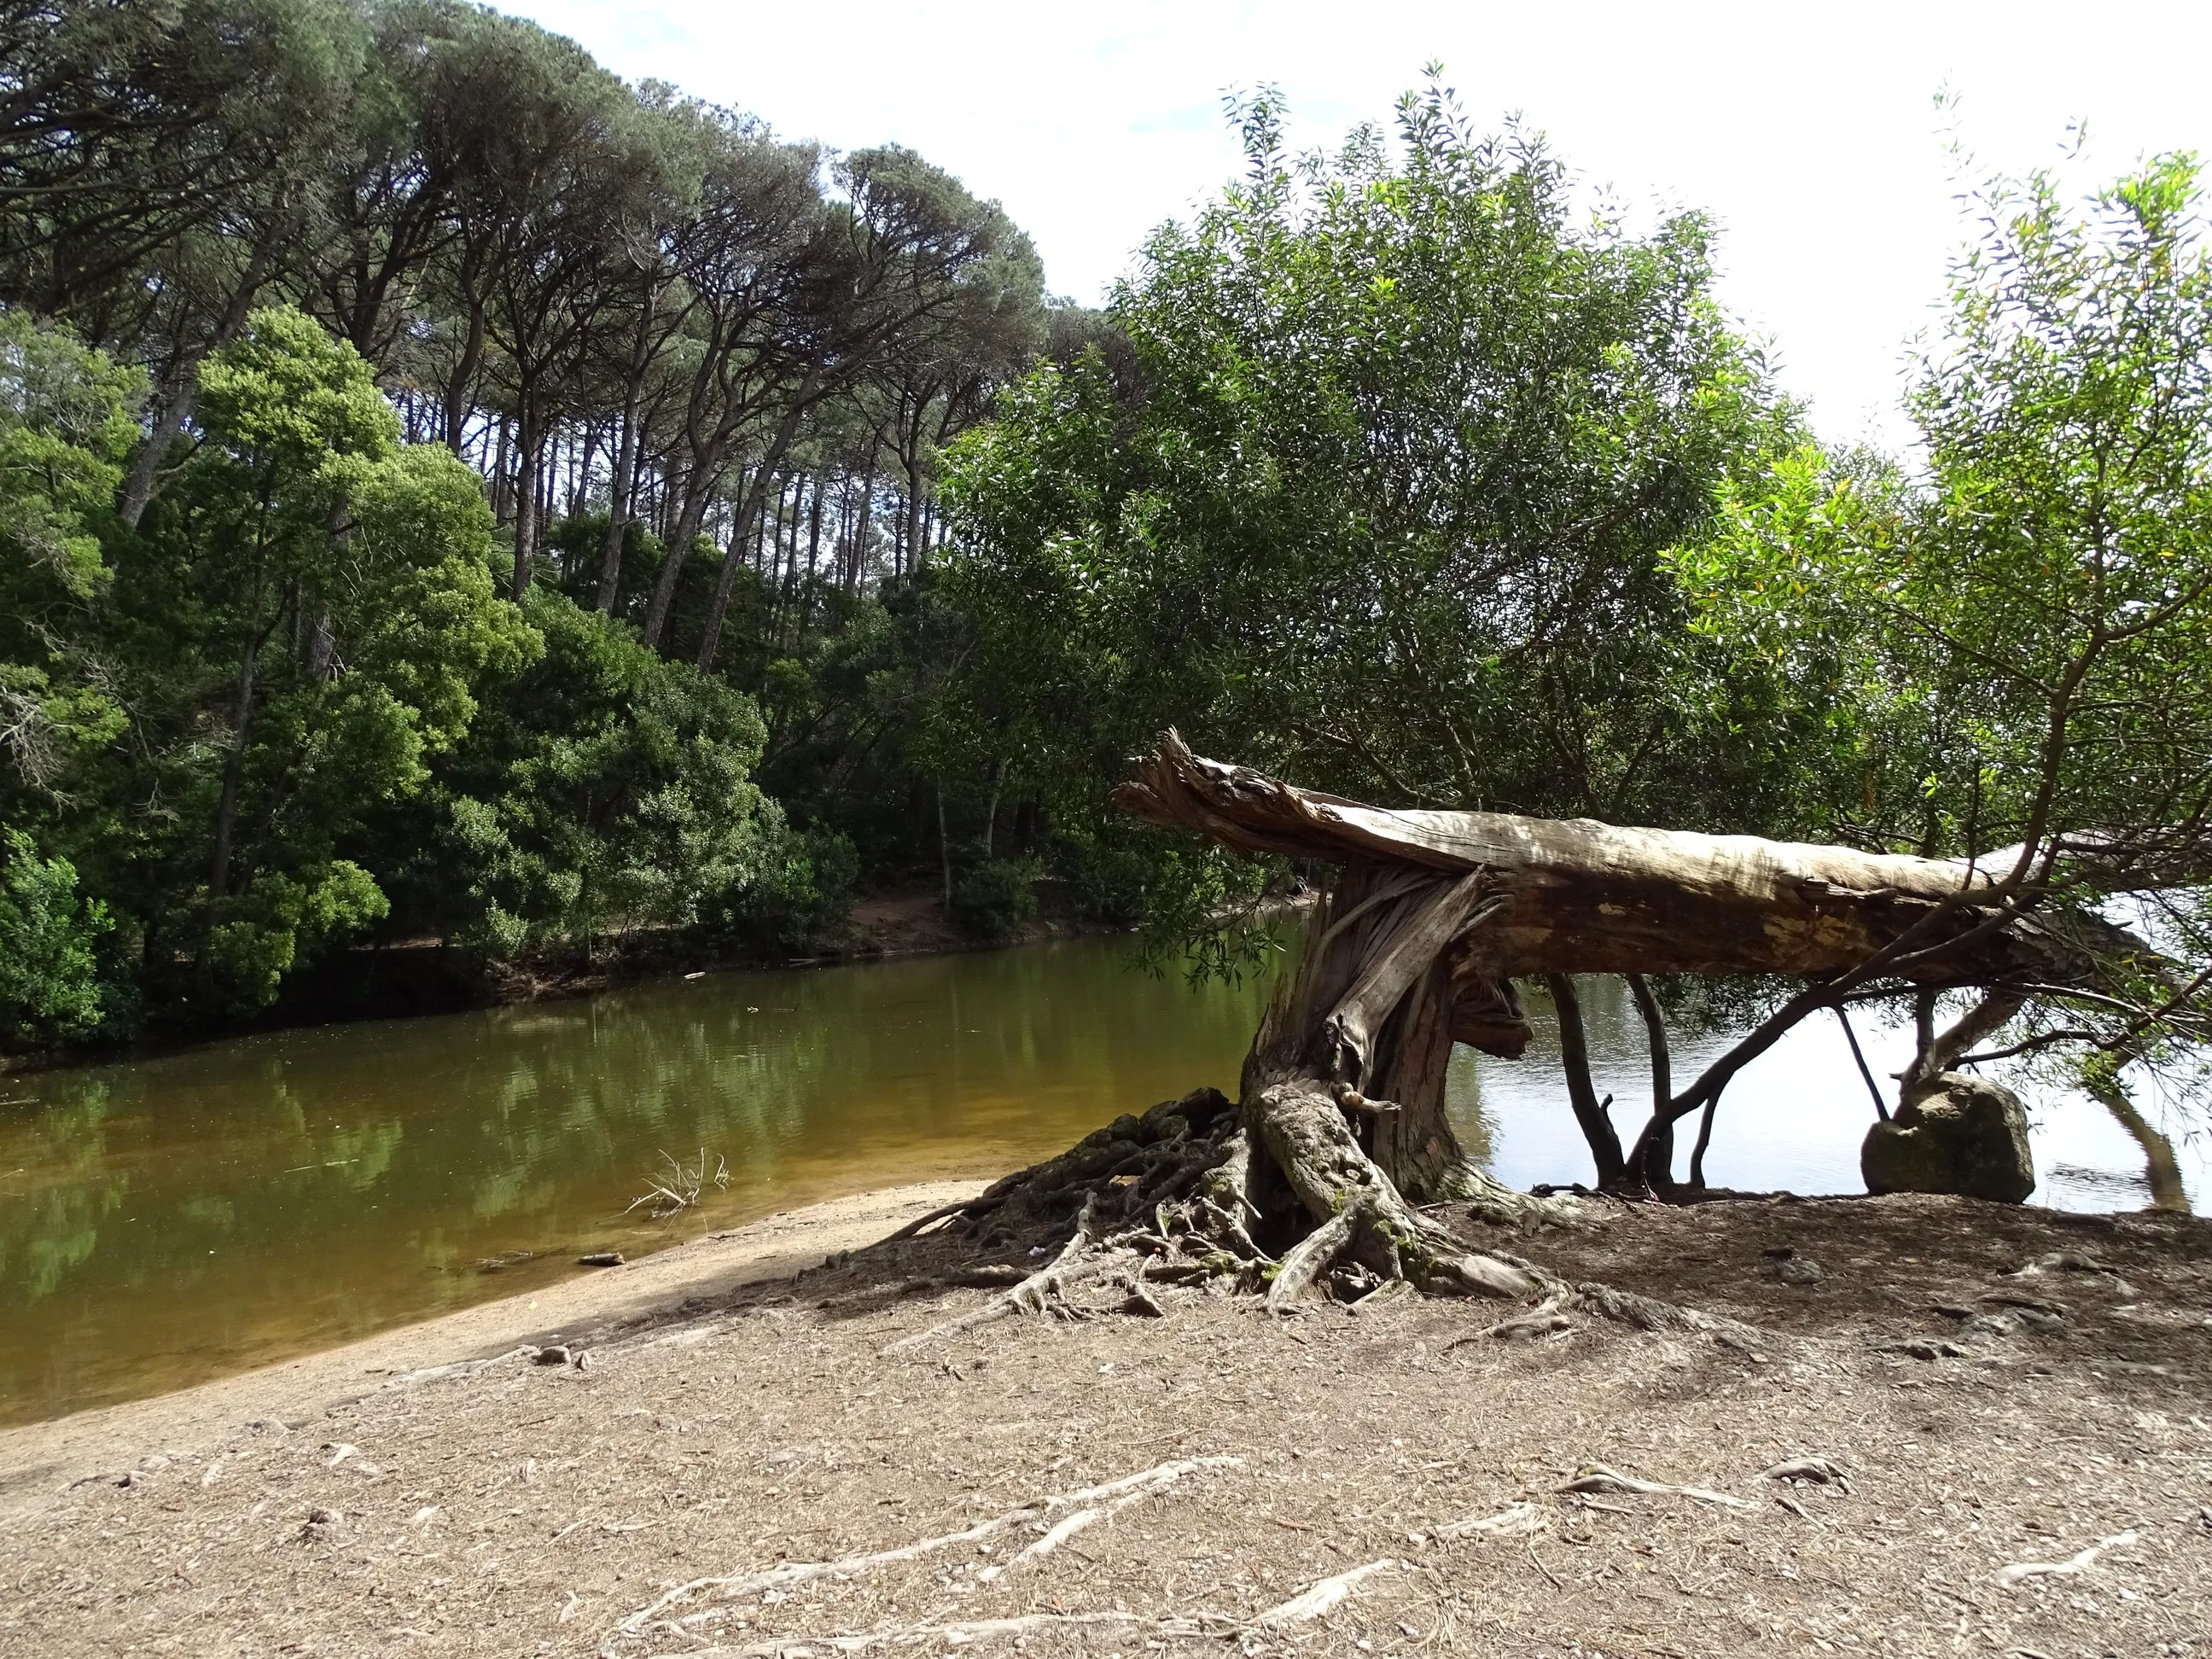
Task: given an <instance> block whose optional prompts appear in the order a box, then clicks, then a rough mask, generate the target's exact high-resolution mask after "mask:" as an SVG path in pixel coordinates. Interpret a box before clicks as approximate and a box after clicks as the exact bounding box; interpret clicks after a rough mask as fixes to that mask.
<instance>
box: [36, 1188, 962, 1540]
mask: <svg viewBox="0 0 2212 1659" xmlns="http://www.w3.org/2000/svg"><path fill="white" fill-rule="evenodd" d="M980 1184H981V1183H978V1182H921V1183H919V1184H916V1185H914V1186H908V1187H896V1188H885V1189H884V1190H881V1191H878V1192H872V1193H860V1194H854V1196H852V1197H850V1198H840V1199H833V1200H830V1201H829V1202H828V1203H824V1204H814V1205H809V1206H806V1207H805V1208H804V1209H799V1210H787V1211H782V1212H778V1213H776V1214H775V1215H771V1216H766V1217H763V1218H762V1219H760V1220H758V1221H756V1222H753V1223H750V1225H746V1226H744V1227H738V1228H734V1229H732V1230H730V1231H724V1232H718V1233H714V1234H711V1235H709V1236H708V1237H705V1238H699V1239H694V1240H691V1241H690V1242H689V1243H684V1244H678V1245H676V1246H674V1247H673V1248H671V1249H665V1250H660V1251H657V1252H655V1253H654V1254H653V1255H648V1256H645V1257H642V1258H641V1259H640V1260H638V1261H632V1262H629V1263H627V1264H625V1265H624V1266H623V1267H614V1268H609V1269H605V1270H602V1271H599V1272H585V1271H581V1270H580V1273H579V1276H578V1277H576V1278H574V1279H568V1280H564V1281H562V1283H560V1284H557V1285H548V1286H545V1287H544V1288H543V1289H540V1290H536V1291H528V1292H526V1293H525V1294H523V1295H520V1296H513V1297H506V1298H504V1299H502V1300H500V1301H497V1302H487V1303H483V1304H480V1305H478V1306H476V1307H473V1308H465V1309H463V1310H460V1311H459V1312H457V1313H451V1314H445V1315H441V1316H440V1317H438V1318H436V1319H430V1320H425V1321H423V1322H422V1323H420V1324H415V1325H406V1326H402V1327H400V1328H398V1329H396V1330H390V1331H385V1332H382V1333H380V1334H378V1335H375V1336H373V1337H370V1338H368V1339H367V1340H363V1341H360V1342H350V1343H348V1344H346V1345H345V1346H343V1347H337V1348H331V1349H328V1350H326V1351H325V1352H321V1353H318V1354H310V1355H308V1356H307V1357H305V1358H300V1359H295V1360H287V1361H285V1362H284V1363H283V1364H276V1365H268V1366H264V1367H262V1368H260V1369H258V1370H251V1371H246V1372H242V1373H240V1375H238V1376H228V1377H223V1378H222V1379H220V1380H219V1381H216V1382H213V1383H204V1384H202V1385H200V1386H199V1387H197V1388H191V1389H182V1390H180V1391H179V1392H177V1393H174V1394H167V1395H155V1396H153V1397H151V1398H149V1399H145V1400H134V1401H126V1402H125V1403H124V1404H121V1405H117V1406H108V1407H101V1408H100V1409H99V1410H96V1411H88V1412H79V1413H76V1414H75V1415H73V1416H70V1417H64V1418H58V1419H54V1420H52V1421H51V1422H46V1423H32V1424H27V1425H23V1426H21V1427H18V1428H12V1429H7V1430H0V1516H4V1515H6V1514H8V1513H9V1512H10V1511H12V1510H15V1509H16V1508H17V1507H19V1506H20V1505H21V1504H23V1503H25V1502H27V1501H35V1500H36V1497H37V1495H38V1494H40V1493H41V1492H45V1491H47V1490H50V1489H51V1488H52V1486H53V1484H54V1483H55V1482H56V1481H60V1482H62V1483H64V1484H66V1483H67V1482H68V1481H70V1480H77V1479H79V1478H81V1477H82V1476H84V1475H86V1474H94V1473H97V1472H99V1471H101V1470H105V1469H107V1468H113V1467H117V1462H116V1460H117V1458H118V1455H123V1453H122V1449H124V1448H130V1449H131V1450H132V1451H133V1452H136V1451H138V1450H141V1449H148V1448H169V1449H179V1450H181V1449H184V1448H186V1447H189V1446H191V1445H194V1444H197V1443H200V1442H202V1441H204V1440H205V1439H207V1438H209V1437H218V1438H219V1437H222V1436H224V1435H227V1434H228V1433H230V1432H232V1431H234V1430H235V1429H236V1428H237V1426H238V1425H240V1424H241V1423H245V1422H250V1421H252V1420H255V1419H283V1420H287V1421H289V1420H295V1419H302V1418H307V1417H312V1416H314V1415H317V1414H318V1413H322V1412H324V1411H325V1410H327V1409H328V1408H329V1407H331V1406H332V1405H334V1404H336V1403H337V1402H338V1401H345V1400H351V1399H356V1398H358V1397H360V1396H361V1395H364V1394H368V1393H371V1392H373V1391H374V1390H376V1389H380V1388H382V1387H385V1386H387V1385H388V1384H390V1383H392V1382H393V1381H394V1379H397V1378H399V1377H404V1376H408V1375H409V1374H410V1373H413V1372H416V1371H422V1370H429V1369H432V1368H434V1367H437V1366H441V1365H451V1364H465V1363H466V1362H469V1361H471V1360H476V1359H481V1358H485V1357H486V1356H488V1355H491V1354H498V1353H505V1352H508V1351H510V1350H511V1349H513V1348H514V1347H515V1346H518V1345H519V1344H521V1343H525V1342H528V1343H531V1344H532V1345H533V1346H538V1345H543V1344H545V1343H549V1342H551V1341H555V1340H561V1339H562V1338H564V1337H574V1338H577V1339H580V1340H594V1338H595V1334H596V1333H598V1332H600V1331H604V1330H607V1329H610V1328H617V1327H619V1326H621V1325H623V1323H625V1322H635V1321H636V1320H638V1319H640V1318H641V1317H644V1316H647V1315H650V1314H652V1313H654V1312H657V1311H659V1310H663V1309H666V1308H669V1307H671V1306H674V1305H677V1304H681V1303H682V1302H683V1301H684V1299H685V1298H687V1297H716V1296H726V1295H728V1294H729V1293H730V1292H731V1291H733V1290H735V1289H737V1288H738V1286H740V1285H750V1284H755V1283H758V1282H759V1281H761V1280H763V1279H786V1278H788V1277H790V1276H791V1275H792V1274H793V1273H797V1272H798V1271H799V1269H800V1268H802V1267H815V1266H817V1265H818V1264H819V1263H820V1262H821V1261H822V1259H823V1256H825V1255H828V1254H829V1253H830V1252H831V1251H835V1250H849V1249H858V1248H859V1247H860V1246H862V1245H865V1244H868V1243H872V1242H873V1241H875V1240H876V1239H878V1238H881V1237H883V1236H884V1234H885V1233H888V1232H892V1231H896V1230H897V1229H898V1228H899V1227H900V1226H902V1225H904V1224H905V1223H906V1222H907V1221H908V1220H910V1219H912V1218H914V1217H915V1216H918V1215H921V1214H924V1213H926V1212H928V1211H930V1210H933V1209H936V1208H939V1206H943V1205H945V1204H950V1203H951V1202H953V1201H954V1200H957V1199H959V1198H962V1197H964V1196H966V1195H967V1194H969V1193H972V1192H974V1191H975V1189H976V1188H977V1186H978V1185H980ZM125 1461H127V1456H126V1457H125Z"/></svg>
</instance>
